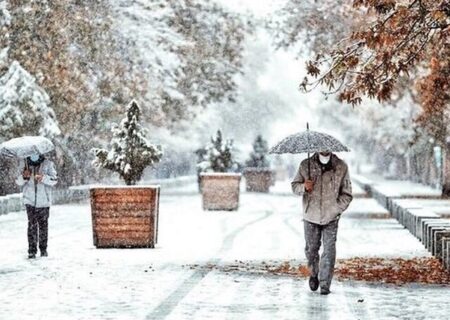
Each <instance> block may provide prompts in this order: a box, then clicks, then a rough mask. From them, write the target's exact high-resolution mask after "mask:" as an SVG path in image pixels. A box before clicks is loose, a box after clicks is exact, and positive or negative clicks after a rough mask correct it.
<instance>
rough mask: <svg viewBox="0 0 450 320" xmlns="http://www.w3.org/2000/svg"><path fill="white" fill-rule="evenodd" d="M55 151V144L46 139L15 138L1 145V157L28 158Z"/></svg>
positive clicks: (38, 137)
mask: <svg viewBox="0 0 450 320" xmlns="http://www.w3.org/2000/svg"><path fill="white" fill-rule="evenodd" d="M53 150H55V146H54V144H53V143H52V142H51V141H50V140H49V139H47V138H45V137H40V136H25V137H20V138H14V139H11V140H8V141H5V142H3V143H2V144H0V155H3V156H6V157H10V158H13V157H16V158H26V157H29V156H31V155H33V154H44V153H47V152H50V151H53Z"/></svg>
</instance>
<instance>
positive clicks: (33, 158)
mask: <svg viewBox="0 0 450 320" xmlns="http://www.w3.org/2000/svg"><path fill="white" fill-rule="evenodd" d="M30 160H31V161H33V162H37V161H38V160H39V155H38V154H33V155H32V156H30Z"/></svg>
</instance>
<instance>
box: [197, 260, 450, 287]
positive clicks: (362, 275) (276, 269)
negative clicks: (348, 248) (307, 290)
mask: <svg viewBox="0 0 450 320" xmlns="http://www.w3.org/2000/svg"><path fill="white" fill-rule="evenodd" d="M190 267H191V269H192V268H194V269H197V268H204V269H206V270H219V271H222V272H226V273H230V272H245V273H257V274H261V273H263V274H264V273H266V274H273V275H280V276H283V275H286V276H292V277H300V278H307V277H309V270H308V267H307V266H306V265H304V264H296V263H294V262H289V261H285V262H282V263H279V262H272V263H269V262H265V261H263V262H261V263H252V262H243V261H235V263H233V264H228V265H211V264H207V265H206V266H203V267H201V266H198V265H192V266H190ZM335 275H336V277H337V278H338V279H339V280H356V281H367V282H376V283H392V284H396V285H403V284H407V283H423V284H445V285H450V272H447V271H445V270H444V269H443V267H442V264H441V263H440V262H439V260H437V259H435V258H414V259H402V258H394V259H386V258H360V257H358V258H351V259H341V260H338V261H337V264H336V268H335Z"/></svg>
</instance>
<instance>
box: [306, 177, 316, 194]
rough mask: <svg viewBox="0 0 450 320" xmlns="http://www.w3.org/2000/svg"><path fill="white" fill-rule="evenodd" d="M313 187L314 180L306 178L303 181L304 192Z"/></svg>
mask: <svg viewBox="0 0 450 320" xmlns="http://www.w3.org/2000/svg"><path fill="white" fill-rule="evenodd" d="M313 189H314V181H312V180H306V181H305V190H306V192H312V191H313Z"/></svg>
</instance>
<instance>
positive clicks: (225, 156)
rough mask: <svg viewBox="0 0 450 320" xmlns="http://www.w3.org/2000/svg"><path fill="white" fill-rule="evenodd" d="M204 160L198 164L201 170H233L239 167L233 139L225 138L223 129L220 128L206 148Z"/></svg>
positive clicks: (203, 155)
mask: <svg viewBox="0 0 450 320" xmlns="http://www.w3.org/2000/svg"><path fill="white" fill-rule="evenodd" d="M204 150H205V152H203V153H200V152H197V154H202V157H203V161H201V162H200V163H199V164H198V168H199V170H200V171H201V172H233V171H236V170H237V169H238V163H237V162H236V160H235V159H234V154H233V140H229V139H224V138H223V136H222V131H220V130H218V131H217V134H216V136H215V137H211V142H210V144H209V145H208V146H206V147H205V148H204Z"/></svg>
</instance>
